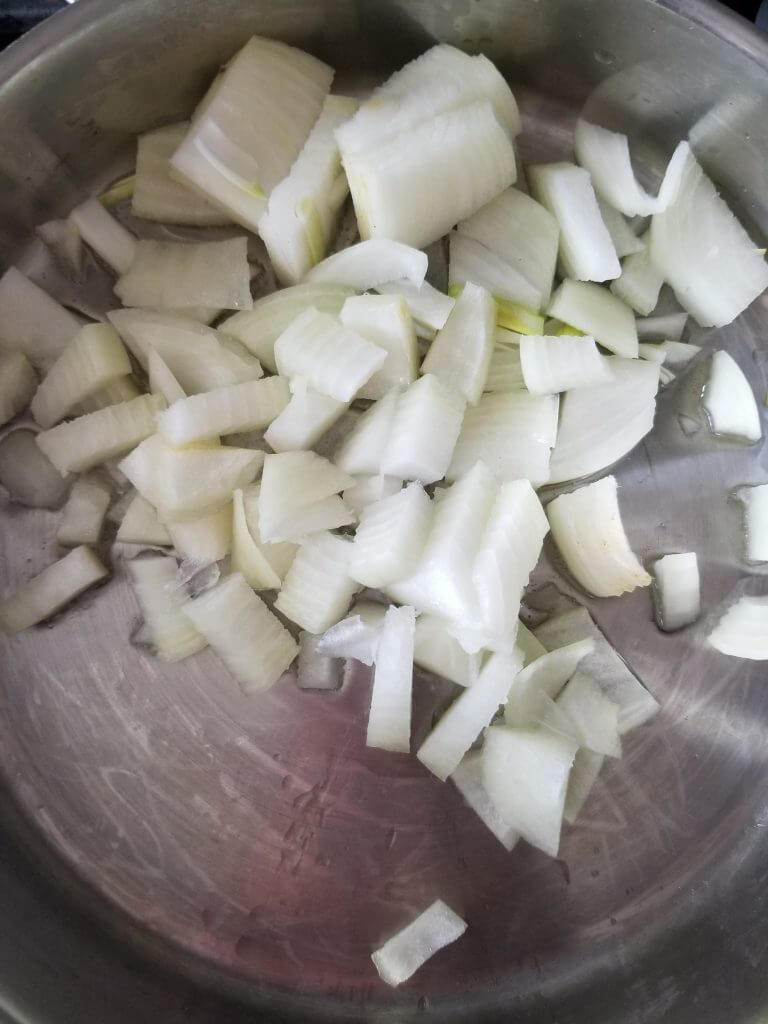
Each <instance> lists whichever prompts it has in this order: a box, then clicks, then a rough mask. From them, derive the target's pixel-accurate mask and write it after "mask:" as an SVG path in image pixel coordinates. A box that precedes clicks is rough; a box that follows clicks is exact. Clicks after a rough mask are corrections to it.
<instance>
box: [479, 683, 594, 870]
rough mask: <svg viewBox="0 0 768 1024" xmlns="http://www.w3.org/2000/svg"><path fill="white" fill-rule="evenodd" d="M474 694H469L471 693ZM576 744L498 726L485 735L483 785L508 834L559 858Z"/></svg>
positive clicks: (550, 734) (546, 734) (540, 731)
mask: <svg viewBox="0 0 768 1024" xmlns="http://www.w3.org/2000/svg"><path fill="white" fill-rule="evenodd" d="M470 692H471V691H470ZM577 749H578V747H577V744H576V743H574V742H573V741H572V740H569V739H567V738H566V737H564V736H559V735H556V734H555V733H553V732H550V731H549V730H547V729H509V728H507V727H506V726H499V725H494V726H491V728H490V729H489V730H488V731H487V732H486V734H485V745H484V747H483V753H482V758H483V783H484V785H485V788H486V790H487V792H488V795H489V797H490V798H491V800H492V801H493V803H494V805H495V806H496V808H497V810H498V811H499V813H500V815H501V817H502V820H503V821H504V822H505V823H506V825H507V826H508V827H509V828H513V829H515V830H516V831H517V832H519V833H520V836H521V838H523V839H525V840H526V841H527V842H529V843H530V844H531V845H532V846H536V847H538V849H540V850H542V851H543V852H544V853H546V854H549V856H550V857H556V856H557V851H558V848H559V846H560V827H561V824H562V818H563V810H564V806H565V794H566V791H567V788H568V776H569V773H570V770H571V766H572V765H573V760H574V757H575V756H576V751H577Z"/></svg>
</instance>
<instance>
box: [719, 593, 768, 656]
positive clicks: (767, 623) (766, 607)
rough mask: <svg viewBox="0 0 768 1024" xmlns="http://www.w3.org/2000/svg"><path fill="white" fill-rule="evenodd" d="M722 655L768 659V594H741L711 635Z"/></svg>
mask: <svg viewBox="0 0 768 1024" xmlns="http://www.w3.org/2000/svg"><path fill="white" fill-rule="evenodd" d="M708 640H709V643H710V644H711V645H712V646H713V647H714V648H715V649H716V650H718V651H720V653H721V654H729V655H731V656H732V657H734V658H748V659H749V660H750V661H766V660H768V597H740V598H739V600H738V601H737V602H736V603H735V604H734V605H732V606H731V607H730V608H729V609H728V611H727V612H726V613H725V615H723V616H722V618H721V619H720V621H719V622H718V624H717V625H716V626H715V628H714V629H713V630H712V632H711V633H710V634H709V637H708Z"/></svg>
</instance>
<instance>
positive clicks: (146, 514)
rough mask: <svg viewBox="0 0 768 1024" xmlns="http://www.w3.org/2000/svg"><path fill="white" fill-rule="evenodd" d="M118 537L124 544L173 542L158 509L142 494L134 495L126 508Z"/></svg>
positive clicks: (162, 543) (164, 543)
mask: <svg viewBox="0 0 768 1024" xmlns="http://www.w3.org/2000/svg"><path fill="white" fill-rule="evenodd" d="M110 515H111V512H110ZM116 539H117V540H118V541H121V542H122V543H124V544H157V545H159V546H161V547H165V546H167V545H169V544H170V543H171V537H170V534H169V533H168V530H167V528H166V527H165V526H164V525H163V523H161V522H160V519H159V517H158V515H157V510H156V509H155V508H154V507H153V506H152V505H150V503H149V502H148V501H147V499H146V498H142V496H141V495H140V494H135V495H134V497H133V498H132V499H131V503H130V504H129V505H128V507H127V509H126V510H125V514H124V515H123V517H122V519H121V521H120V526H119V528H118V531H117V537H116ZM184 557H186V556H184Z"/></svg>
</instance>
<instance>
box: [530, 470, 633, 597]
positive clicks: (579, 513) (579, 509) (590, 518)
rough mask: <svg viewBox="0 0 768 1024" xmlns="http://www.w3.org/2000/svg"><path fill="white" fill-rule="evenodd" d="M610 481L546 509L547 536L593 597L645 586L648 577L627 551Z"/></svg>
mask: <svg viewBox="0 0 768 1024" xmlns="http://www.w3.org/2000/svg"><path fill="white" fill-rule="evenodd" d="M617 490H618V489H617V486H616V478H615V477H613V476H606V477H604V478H603V479H602V480H598V481H596V482H595V483H593V484H587V486H586V487H579V488H578V489H577V490H575V491H571V492H570V494H561V495H560V497H558V498H555V500H554V501H551V502H550V503H549V504H548V505H547V518H548V519H549V525H550V529H551V530H552V537H553V539H554V541H555V543H556V544H557V547H558V549H559V551H560V554H561V555H562V556H563V559H564V560H565V563H566V565H567V566H568V569H569V570H570V572H571V573H572V574H573V576H574V577H575V579H576V580H577V581H578V582H579V583H580V584H581V585H582V586H583V587H584V589H585V590H586V591H588V593H590V594H594V595H595V597H618V596H619V595H620V594H624V593H626V592H627V591H628V590H634V589H635V588H636V587H647V586H648V585H649V584H650V582H651V577H650V576H649V575H648V573H647V572H646V571H645V569H643V567H642V565H641V564H640V562H638V560H637V558H636V556H635V554H634V553H633V551H632V549H631V548H630V546H629V541H628V540H627V535H626V533H625V532H624V526H623V525H622V522H621V513H620V511H619V502H618V494H617Z"/></svg>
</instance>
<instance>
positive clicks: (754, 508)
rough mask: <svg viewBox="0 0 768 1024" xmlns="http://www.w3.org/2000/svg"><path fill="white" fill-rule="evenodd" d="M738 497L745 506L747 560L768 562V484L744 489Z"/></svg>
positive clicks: (740, 490) (741, 489) (738, 493)
mask: <svg viewBox="0 0 768 1024" xmlns="http://www.w3.org/2000/svg"><path fill="white" fill-rule="evenodd" d="M737 497H738V499H739V501H740V502H741V503H742V504H743V506H744V529H745V533H746V551H745V556H746V560H747V561H748V562H752V563H758V562H768V484H758V485H757V486H756V487H742V488H740V489H739V490H738V491H737Z"/></svg>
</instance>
